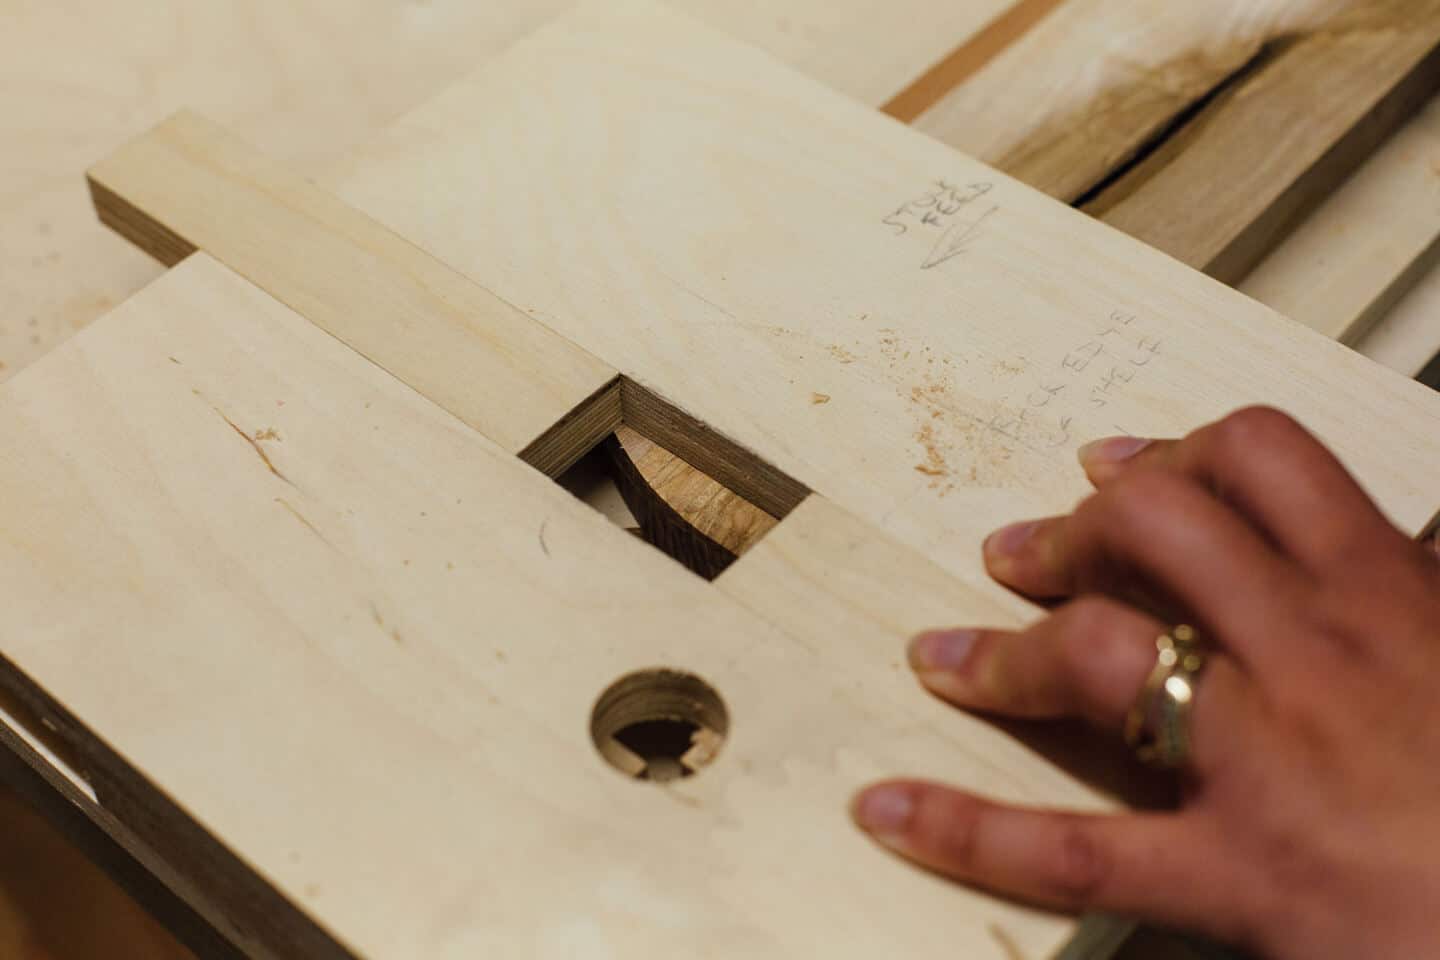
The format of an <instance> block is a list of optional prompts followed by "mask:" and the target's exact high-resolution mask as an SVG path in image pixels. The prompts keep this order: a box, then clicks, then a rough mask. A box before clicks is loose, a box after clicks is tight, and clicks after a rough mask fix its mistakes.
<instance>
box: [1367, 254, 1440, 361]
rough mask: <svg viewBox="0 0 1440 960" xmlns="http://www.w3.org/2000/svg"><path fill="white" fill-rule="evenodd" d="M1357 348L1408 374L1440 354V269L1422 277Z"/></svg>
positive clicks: (1432, 270)
mask: <svg viewBox="0 0 1440 960" xmlns="http://www.w3.org/2000/svg"><path fill="white" fill-rule="evenodd" d="M1355 349H1356V350H1358V351H1359V352H1360V353H1363V354H1364V355H1365V356H1367V357H1369V358H1370V359H1372V360H1374V361H1376V362H1377V363H1382V364H1384V365H1385V366H1387V367H1389V368H1390V369H1392V370H1395V371H1397V372H1399V373H1401V374H1403V375H1405V376H1407V377H1414V376H1418V375H1419V374H1420V372H1421V371H1422V370H1424V369H1425V367H1426V365H1427V364H1429V363H1430V361H1431V360H1432V359H1434V358H1435V356H1437V355H1440V270H1437V269H1433V268H1432V269H1431V270H1430V272H1428V273H1427V274H1425V275H1424V276H1423V277H1421V278H1420V280H1419V281H1418V282H1417V283H1416V284H1415V286H1414V287H1413V288H1412V289H1411V290H1410V291H1409V292H1408V293H1407V294H1406V295H1405V296H1404V297H1402V298H1401V299H1400V301H1399V302H1398V303H1397V304H1395V307H1394V308H1393V309H1392V310H1391V311H1390V312H1389V313H1388V314H1386V316H1385V317H1384V318H1382V319H1381V321H1380V322H1378V323H1377V324H1376V325H1375V326H1374V327H1372V328H1371V329H1370V331H1369V332H1368V333H1366V334H1365V335H1364V336H1362V337H1361V338H1360V339H1359V341H1358V342H1357V343H1356V344H1355Z"/></svg>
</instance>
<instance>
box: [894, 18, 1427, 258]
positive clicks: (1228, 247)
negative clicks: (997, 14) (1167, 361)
mask: <svg viewBox="0 0 1440 960" xmlns="http://www.w3.org/2000/svg"><path fill="white" fill-rule="evenodd" d="M1104 35H1108V36H1109V37H1110V41H1109V42H1108V43H1106V44H1105V45H1104V46H1103V49H1104V50H1106V51H1108V52H1107V53H1103V54H1101V55H1100V56H1098V57H1097V55H1096V48H1097V43H1096V39H1095V38H1097V37H1100V36H1104ZM1437 44H1440V6H1437V5H1436V4H1434V3H1432V2H1429V0H1422V2H1406V0H1356V2H1336V0H1270V2H1262V3H1253V2H1249V0H1246V2H1238V0H1236V2H1226V3H1221V4H1165V3H1154V4H1149V5H1148V6H1146V9H1145V10H1144V11H1143V12H1141V11H1139V10H1137V8H1136V5H1135V4H1133V3H1129V2H1120V0H1072V2H1069V3H1066V4H1064V5H1063V6H1062V7H1061V8H1060V9H1059V10H1057V11H1056V12H1055V13H1054V14H1052V15H1051V16H1049V17H1047V18H1046V19H1045V20H1044V21H1043V22H1041V23H1039V24H1038V25H1037V26H1035V28H1034V29H1032V30H1031V31H1030V32H1029V33H1027V34H1026V35H1025V36H1024V37H1022V38H1021V39H1019V40H1018V41H1017V42H1015V43H1014V44H1012V45H1011V46H1010V48H1008V49H1007V50H1006V51H1005V53H1004V54H1002V55H1000V56H999V57H996V58H995V59H994V61H993V62H992V63H991V64H990V65H989V66H988V67H987V68H986V69H984V70H982V71H980V72H979V73H978V74H976V75H975V76H973V77H971V78H970V79H969V80H968V81H967V82H966V83H964V84H962V85H961V86H959V87H957V88H956V89H955V90H953V91H952V92H951V94H950V95H948V96H946V97H945V98H943V99H942V100H941V101H939V102H938V103H937V104H936V105H935V106H934V107H932V108H931V109H930V110H928V111H926V113H925V114H923V115H922V116H921V117H920V118H919V119H918V120H917V125H918V126H919V127H920V129H923V130H926V131H927V132H930V133H931V134H933V135H935V136H938V137H940V138H941V139H942V140H945V141H946V142H947V143H951V144H953V145H955V146H957V147H959V148H961V149H964V150H968V151H970V152H972V153H974V154H975V155H976V156H978V157H980V158H981V159H985V160H988V161H990V162H992V163H994V164H995V165H996V166H998V167H999V168H1000V169H1002V170H1005V171H1006V172H1009V173H1011V174H1013V175H1015V176H1017V177H1019V178H1020V179H1022V180H1024V181H1025V182H1027V183H1029V184H1031V185H1032V186H1036V187H1038V188H1040V189H1042V190H1045V191H1046V192H1048V193H1050V194H1052V195H1053V196H1056V197H1059V198H1061V199H1064V200H1067V201H1082V202H1085V203H1086V205H1087V207H1088V208H1089V209H1091V210H1092V212H1094V213H1096V214H1097V215H1100V216H1103V217H1104V218H1105V219H1106V220H1107V222H1110V223H1112V224H1113V225H1115V226H1116V227H1118V228H1120V229H1122V230H1125V231H1126V232H1128V233H1130V234H1132V235H1133V236H1136V237H1139V238H1140V239H1143V240H1145V241H1146V242H1148V243H1150V244H1152V245H1154V246H1157V247H1159V248H1160V249H1162V250H1165V251H1166V252H1167V253H1170V254H1171V255H1173V256H1175V257H1176V258H1177V259H1180V260H1182V261H1183V262H1185V263H1188V264H1190V265H1192V266H1194V267H1196V268H1198V269H1203V270H1205V271H1206V272H1209V273H1211V274H1212V275H1214V276H1217V277H1219V278H1221V279H1225V280H1227V281H1235V280H1238V279H1240V277H1242V276H1243V275H1244V274H1245V272H1247V271H1248V270H1249V268H1250V267H1251V266H1253V265H1254V264H1255V263H1256V262H1257V261H1258V259H1259V258H1260V257H1262V256H1263V255H1264V254H1265V253H1267V252H1269V250H1270V249H1271V248H1272V247H1273V246H1274V244H1275V243H1276V242H1277V241H1278V239H1279V238H1281V237H1282V236H1283V235H1284V234H1285V233H1286V232H1287V231H1288V230H1289V229H1290V228H1291V227H1293V226H1294V224H1295V223H1296V222H1297V220H1298V218H1299V217H1301V216H1302V215H1303V214H1304V212H1306V211H1307V210H1309V209H1310V208H1312V207H1313V206H1314V205H1315V204H1316V203H1317V202H1318V201H1319V200H1320V199H1322V198H1323V197H1324V196H1325V195H1326V194H1327V193H1328V192H1329V190H1331V189H1333V188H1334V187H1335V186H1337V185H1338V184H1339V183H1340V182H1341V181H1342V180H1343V179H1344V177H1345V176H1346V175H1347V174H1348V173H1349V172H1350V171H1351V170H1353V169H1354V168H1355V167H1356V166H1357V165H1358V164H1359V163H1360V162H1361V161H1362V160H1363V159H1364V157H1365V156H1366V155H1367V154H1368V152H1369V151H1370V150H1371V149H1373V147H1374V146H1375V145H1377V144H1378V143H1379V142H1380V141H1381V140H1382V139H1383V138H1384V136H1385V135H1386V134H1387V133H1389V132H1390V131H1391V130H1393V129H1395V128H1396V127H1397V126H1398V125H1399V124H1400V122H1401V121H1403V119H1404V118H1405V117H1406V116H1407V115H1408V114H1410V113H1412V112H1414V110H1415V109H1417V108H1418V106H1419V104H1420V103H1422V102H1423V100H1424V99H1425V98H1426V97H1427V96H1428V95H1429V93H1431V92H1433V90H1434V89H1435V88H1436V85H1437V79H1440V55H1437V53H1436V50H1437ZM1002 105H1003V109H1002ZM1017 114H1018V115H1020V116H1033V117H1037V118H1039V119H1038V120H1036V121H1034V122H1032V123H1018V124H1017V123H1015V122H1014V121H1013V119H1012V118H1013V117H1014V116H1016V115H1017Z"/></svg>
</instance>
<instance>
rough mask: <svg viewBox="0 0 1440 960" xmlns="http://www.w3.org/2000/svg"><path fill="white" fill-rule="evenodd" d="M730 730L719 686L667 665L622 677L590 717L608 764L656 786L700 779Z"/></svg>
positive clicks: (594, 737)
mask: <svg viewBox="0 0 1440 960" xmlns="http://www.w3.org/2000/svg"><path fill="white" fill-rule="evenodd" d="M729 728H730V718H729V713H728V712H727V710H726V707H725V703H724V701H723V700H721V699H720V694H719V693H717V692H716V691H715V688H714V687H712V686H710V684H708V683H706V682H705V681H704V680H702V679H701V678H699V677H697V676H695V675H694V674H692V673H687V672H685V671H683V670H674V669H670V668H665V667H657V668H651V669H647V670H638V671H636V672H634V673H630V674H626V675H625V676H623V677H621V678H620V679H619V680H617V681H615V682H614V683H612V684H611V685H610V686H609V687H607V688H606V689H605V691H604V692H603V693H601V694H600V697H599V699H597V700H596V701H595V707H594V709H593V710H592V711H591V715H590V737H591V740H592V742H593V743H594V744H595V749H596V750H597V751H599V753H600V756H601V757H602V758H603V759H604V760H605V762H606V763H608V764H610V766H612V767H614V768H615V769H616V770H619V771H620V772H621V773H623V774H625V775H626V776H627V777H631V778H633V779H635V780H645V781H650V782H653V783H669V782H671V781H674V780H681V779H684V778H685V777H690V776H694V775H695V774H696V773H697V772H698V771H700V770H701V769H702V768H703V767H705V766H706V765H708V764H709V763H710V762H711V761H713V760H714V759H715V757H716V755H717V754H718V753H719V752H720V747H721V745H722V744H723V743H724V742H725V736H726V734H727V733H728V732H729Z"/></svg>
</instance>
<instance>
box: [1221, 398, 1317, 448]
mask: <svg viewBox="0 0 1440 960" xmlns="http://www.w3.org/2000/svg"><path fill="white" fill-rule="evenodd" d="M1211 431H1212V432H1211V441H1212V443H1213V446H1214V452H1215V453H1216V454H1217V455H1218V456H1220V457H1222V458H1229V457H1235V456H1243V455H1245V454H1246V453H1247V452H1253V451H1254V450H1256V449H1263V448H1264V447H1266V446H1269V445H1271V444H1274V443H1275V442H1277V441H1281V440H1286V439H1293V438H1295V437H1297V436H1308V435H1307V434H1305V431H1304V429H1303V428H1302V427H1301V426H1300V425H1299V424H1298V423H1296V422H1295V420H1294V419H1293V418H1291V416H1290V415H1289V414H1287V413H1284V412H1282V411H1280V410H1276V409H1275V408H1274V407H1258V406H1257V407H1246V408H1244V409H1243V410H1237V411H1235V412H1234V413H1232V414H1230V415H1229V416H1228V417H1225V418H1224V419H1223V420H1221V421H1219V422H1218V423H1216V424H1215V425H1214V426H1213V427H1212V428H1211Z"/></svg>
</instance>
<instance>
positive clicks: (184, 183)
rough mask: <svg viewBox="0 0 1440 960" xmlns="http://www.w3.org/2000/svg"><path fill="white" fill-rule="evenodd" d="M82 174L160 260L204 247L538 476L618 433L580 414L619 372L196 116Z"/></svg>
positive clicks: (107, 210) (607, 422) (602, 420)
mask: <svg viewBox="0 0 1440 960" xmlns="http://www.w3.org/2000/svg"><path fill="white" fill-rule="evenodd" d="M89 179H90V184H91V190H92V195H93V197H94V201H95V205H96V208H97V209H98V210H99V211H100V217H101V219H102V221H104V222H105V223H107V224H109V225H110V226H112V227H113V228H114V229H115V230H117V232H119V233H121V234H122V235H124V236H126V237H128V238H129V239H131V240H133V241H134V242H135V243H137V244H138V245H140V246H141V247H142V248H143V249H145V250H147V251H149V252H151V253H152V254H154V255H155V256H156V257H157V258H158V259H160V260H161V262H163V263H166V264H173V263H175V262H176V261H177V260H179V259H181V258H182V257H183V256H185V255H187V254H188V253H189V252H190V251H191V250H194V249H196V248H200V249H203V250H205V251H206V252H207V253H210V254H211V255H212V256H214V257H216V259H218V260H220V261H221V262H223V263H225V264H226V265H228V266H229V267H231V268H232V269H233V270H235V271H236V272H237V273H239V274H240V275H242V276H244V277H245V278H247V279H248V280H250V281H251V282H252V283H255V284H256V285H257V286H259V287H261V288H262V289H264V290H265V291H266V292H268V293H270V294H271V295H272V296H274V297H275V298H276V299H278V300H280V301H281V302H282V303H285V304H286V305H288V306H290V307H292V308H293V309H295V310H296V311H297V312H299V313H300V314H302V315H303V316H305V317H306V318H307V319H308V320H310V321H311V322H312V323H314V324H316V325H317V326H319V327H320V328H322V329H323V330H325V331H326V332H328V333H330V334H331V335H332V336H334V337H336V338H337V339H339V340H341V341H343V342H344V343H346V344H347V345H349V346H350V347H352V348H353V349H355V350H356V351H358V352H359V353H361V354H363V355H364V356H365V357H367V358H368V359H370V360H371V361H373V362H374V363H376V364H378V365H379V366H381V367H382V368H384V369H385V370H387V371H389V372H390V373H392V374H393V375H395V376H396V377H398V378H399V379H401V380H402V381H404V382H405V383H407V384H408V385H410V386H411V387H412V388H414V389H415V390H417V391H418V392H419V393H421V394H422V395H424V396H425V397H427V398H429V399H430V400H432V401H434V402H435V403H437V404H439V405H440V406H442V407H444V408H445V409H446V410H448V411H450V412H451V413H452V414H454V415H455V416H457V417H459V418H460V419H461V420H462V421H464V422H465V423H466V424H468V425H469V426H471V427H473V428H475V429H476V430H478V431H479V432H480V433H481V434H483V435H484V436H486V437H489V438H490V439H491V440H494V441H495V442H496V443H498V444H499V445H500V446H501V447H502V448H504V449H506V450H508V451H509V452H511V453H517V454H519V453H522V452H525V451H529V452H530V455H531V456H532V457H533V458H534V459H533V462H534V464H535V466H537V467H539V468H540V469H543V470H546V471H549V472H552V473H553V472H557V471H558V470H562V469H564V467H566V466H568V465H569V463H570V462H573V460H574V459H575V458H576V457H578V456H579V455H580V454H581V453H583V452H584V451H585V450H587V449H589V448H590V447H592V446H594V445H595V444H596V443H598V442H599V441H600V440H601V439H603V438H604V437H605V435H606V434H608V433H609V432H610V430H611V429H613V427H614V418H613V417H607V416H605V415H603V411H602V412H600V413H599V414H597V412H596V411H582V409H581V408H583V407H585V406H586V405H587V404H589V402H590V401H591V400H592V399H594V398H596V397H597V396H600V395H602V394H603V392H604V391H605V390H606V388H607V387H608V386H609V385H610V384H611V383H612V382H613V380H614V379H615V376H616V371H615V370H614V369H612V368H610V367H608V366H607V365H606V364H604V363H602V362H601V361H600V360H598V359H596V358H595V357H594V356H592V355H591V354H589V353H587V352H586V351H584V350H582V349H580V348H579V347H577V346H575V344H573V343H571V342H570V341H568V340H566V339H565V338H563V337H561V336H559V335H558V334H556V333H555V332H554V331H552V330H550V329H549V328H547V327H545V326H544V325H543V324H541V323H540V322H538V321H536V320H534V319H532V318H531V317H528V316H526V315H525V314H524V313H522V312H521V311H519V310H517V309H516V308H515V307H513V306H511V305H510V304H508V303H506V302H504V301H503V300H501V299H499V298H498V297H496V296H495V295H494V294H492V293H490V292H489V291H488V290H485V289H484V288H482V287H481V286H479V285H478V284H476V283H475V282H473V281H471V280H469V279H467V278H466V277H464V276H462V275H461V274H460V273H458V272H456V271H455V270H452V269H450V268H449V267H448V266H446V265H445V264H443V263H441V262H439V261H438V260H436V259H435V258H434V257H432V256H430V255H429V254H427V253H425V252H424V251H422V250H420V249H419V248H418V247H416V246H414V245H413V244H411V243H409V242H408V241H406V240H405V239H403V238H402V237H400V236H398V235H396V234H394V233H392V232H391V231H389V230H387V229H386V228H384V227H382V226H381V225H380V224H378V223H376V222H375V221H374V220H372V219H370V218H369V217H367V216H365V215H364V214H362V213H360V212H359V211H357V210H355V209H353V208H352V207H350V206H348V205H347V204H345V203H343V202H342V201H340V200H338V199H336V198H335V197H334V196H332V195H330V194H328V193H326V192H324V191H322V190H321V189H319V188H318V187H316V186H314V185H313V184H311V183H310V182H308V181H306V180H304V179H303V178H301V177H298V176H296V175H294V174H291V173H290V172H288V171H287V170H285V169H284V168H283V167H281V166H280V165H278V164H275V163H272V162H270V161H269V160H267V159H266V158H265V157H264V156H262V155H260V154H259V153H257V152H256V151H254V150H252V149H251V148H249V147H248V146H246V145H245V144H244V143H242V142H241V141H239V140H238V139H237V138H235V137H232V136H230V135H229V134H227V133H226V132H225V131H224V130H222V129H220V128H219V127H217V126H215V125H214V124H211V123H209V122H208V121H205V120H203V119H201V118H200V117H198V116H195V115H194V114H190V113H179V114H177V115H175V116H174V117H171V118H170V119H169V120H166V121H165V122H164V123H162V124H161V125H160V126H158V127H156V128H155V129H154V130H152V131H150V132H149V133H147V134H145V135H143V136H141V137H139V138H137V139H136V140H134V141H132V142H130V143H129V144H126V145H125V146H124V147H122V148H120V149H119V150H118V151H116V153H115V154H114V155H112V156H111V157H109V158H108V159H106V160H104V161H103V162H101V163H100V164H98V165H96V166H95V167H94V168H93V169H92V170H91V171H90V177H89ZM297 250H300V251H304V255H303V256H296V255H295V253H294V251H297ZM612 406H613V405H612ZM556 431H558V433H557V432H556Z"/></svg>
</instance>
